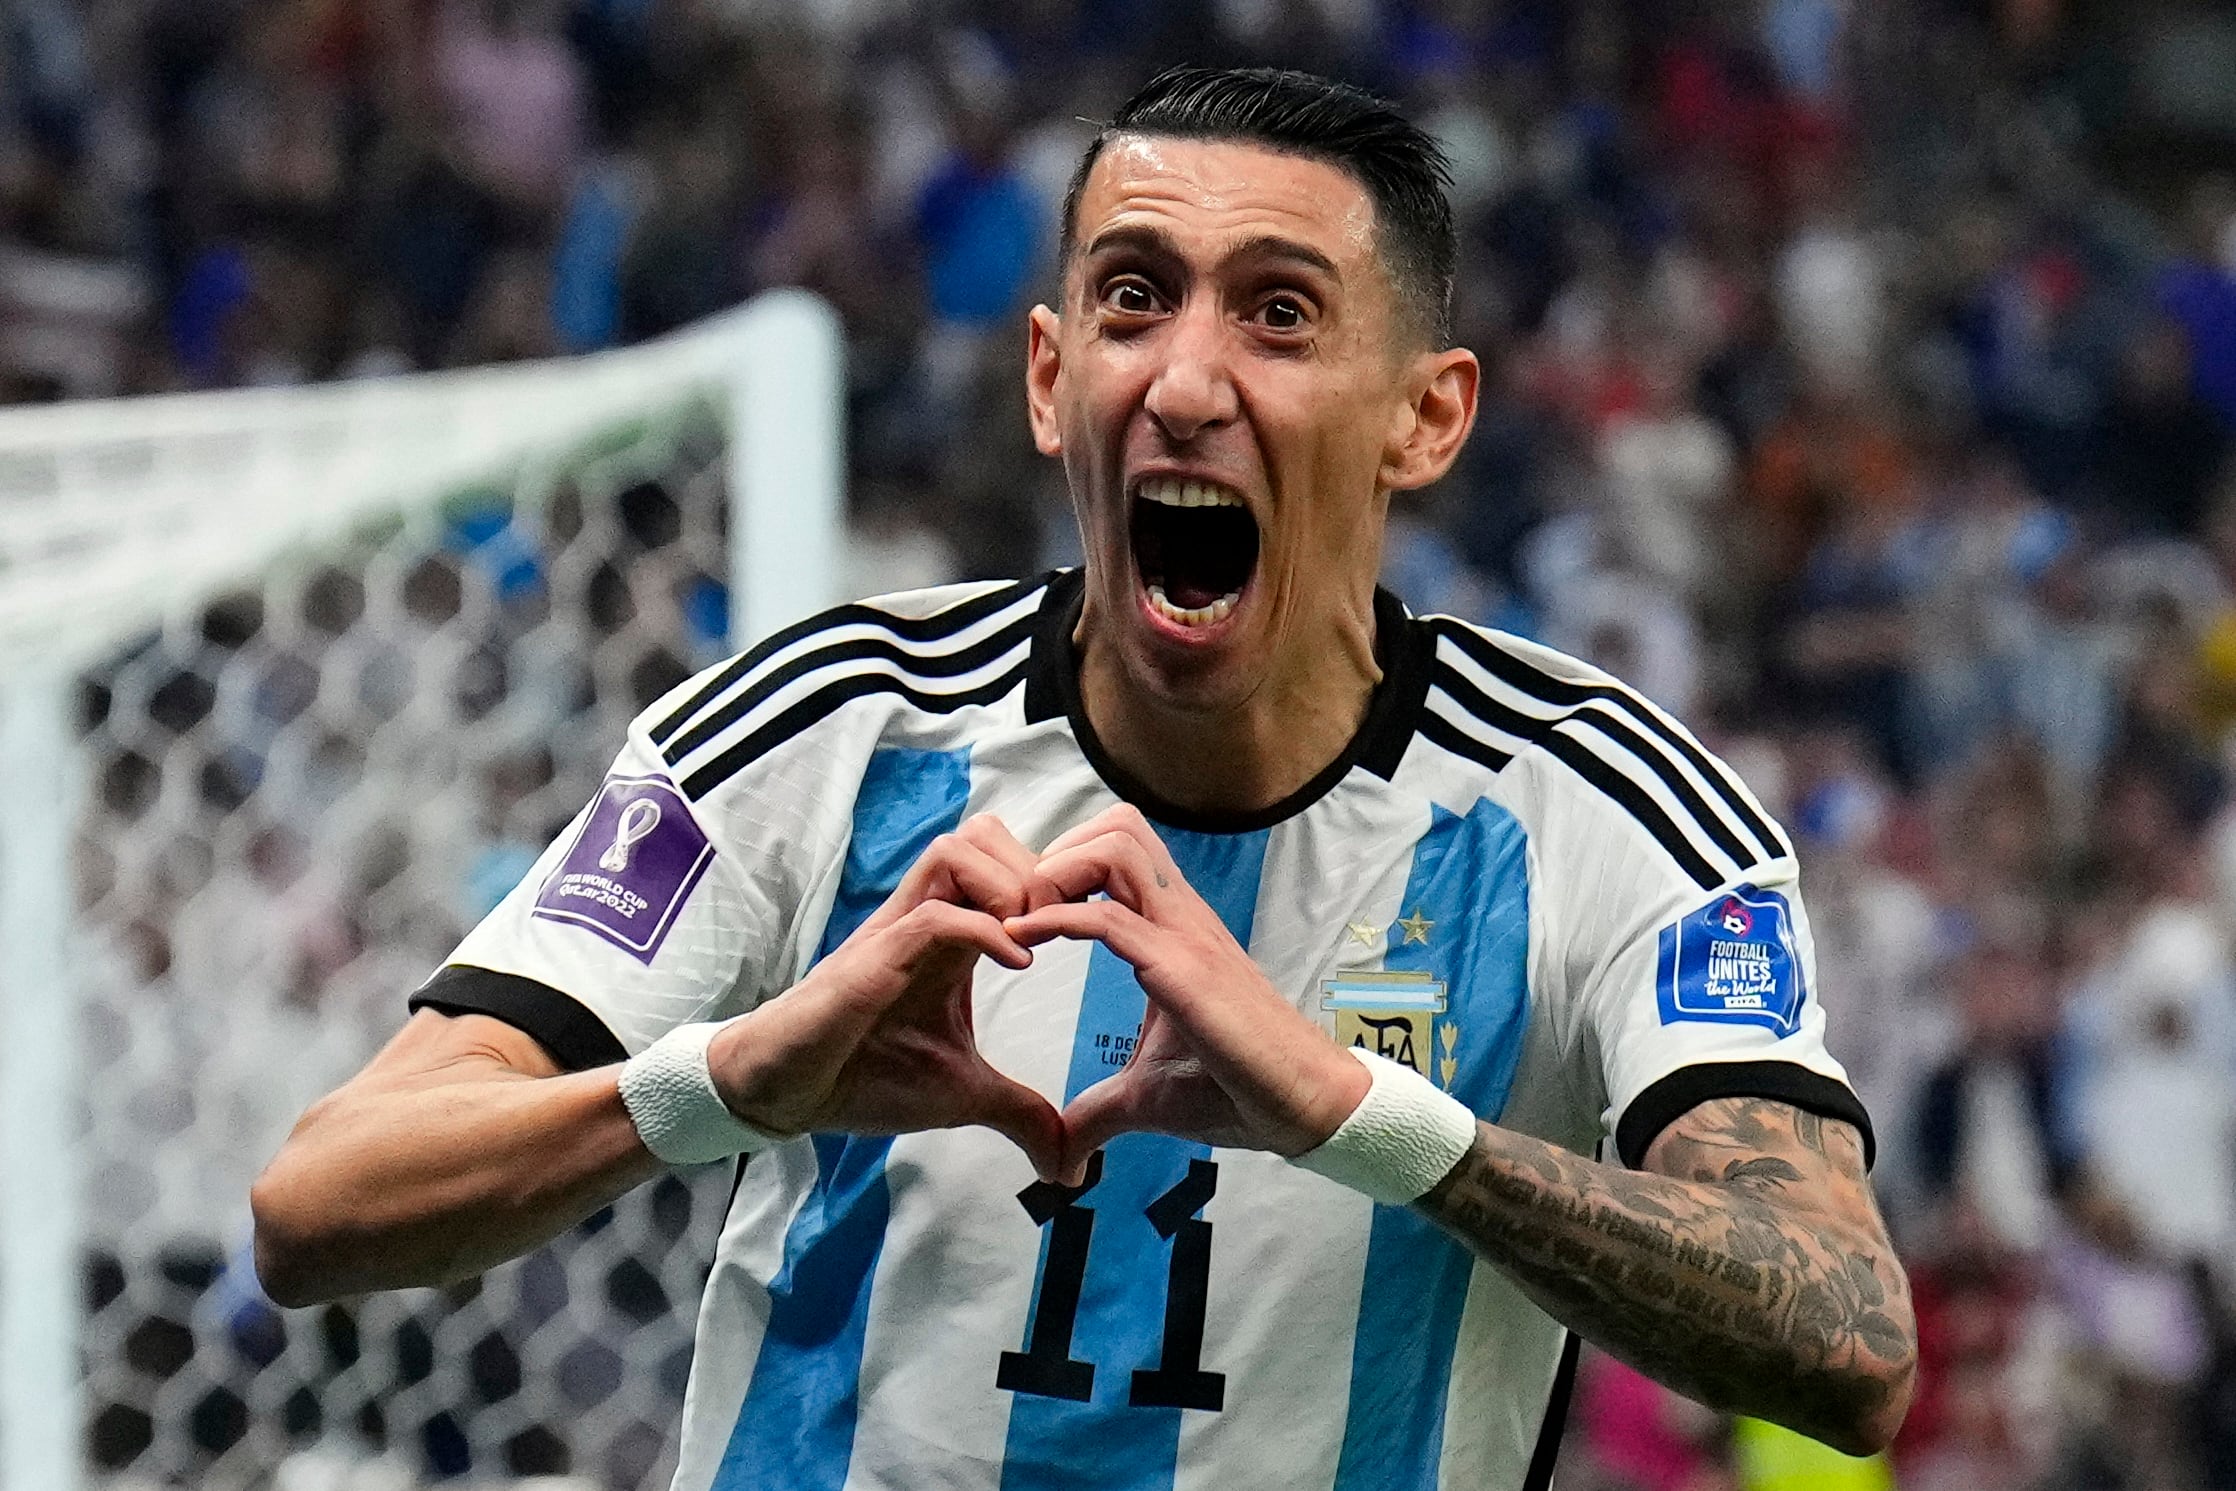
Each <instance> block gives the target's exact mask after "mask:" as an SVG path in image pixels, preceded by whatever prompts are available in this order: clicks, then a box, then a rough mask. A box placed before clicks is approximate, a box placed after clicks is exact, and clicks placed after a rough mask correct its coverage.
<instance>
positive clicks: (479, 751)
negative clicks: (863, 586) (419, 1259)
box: [0, 292, 843, 1491]
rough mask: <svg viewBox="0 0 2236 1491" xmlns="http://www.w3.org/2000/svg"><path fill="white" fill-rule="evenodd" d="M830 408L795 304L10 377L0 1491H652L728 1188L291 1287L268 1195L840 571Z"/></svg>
mask: <svg viewBox="0 0 2236 1491" xmlns="http://www.w3.org/2000/svg"><path fill="white" fill-rule="evenodd" d="M841 408H842V390H841V370H840V345H839V334H838V328H837V324H836V319H835V317H834V316H833V315H832V314H831V312H830V311H829V309H828V308H827V307H826V306H824V305H823V304H822V303H821V302H819V301H817V300H815V299H814V298H813V297H810V296H807V295H805V294H801V293H798V292H779V293H776V294H772V295H769V296H765V297H763V298H762V299H760V300H758V301H755V302H754V303H752V304H751V305H748V306H746V307H744V308H742V309H740V310H738V311H736V312H733V313H731V314H729V315H727V316H725V317H722V318H718V319H717V320H715V321H712V322H709V323H707V324H705V325H702V326H700V327H697V328H694V329H692V330H689V331H687V332H684V333H680V334H678V335H676V336H673V337H669V338H666V339H663V340H661V341H659V342H655V343H650V344H647V345H644V346H641V347H635V348H629V349H625V350H620V351H614V352H608V353H601V354H597V355H594V356H590V357H584V358H578V359H571V360H564V361H558V362H550V363H539V364H529V365H522V366H517V367H507V368H496V369H488V370H479V371H472V372H461V373H448V374H436V375H425V376H420V377H412V378H399V379H388V380H379V381H374V382H367V383H360V384H339V385H326V386H320V387H314V388H305V389H290V390H281V391H261V390H259V391H240V392H225V393H213V394H198V395H183V396H171V397H163V398H155V399H144V400H118V401H103V402H97V403H88V404H82V405H69V406H60V407H51V408H36V409H21V410H4V411H0V773H4V775H0V784H4V786H5V790H6V792H7V794H8V798H9V808H8V811H7V812H6V814H5V815H4V816H0V1491H81V1488H89V1487H93V1486H119V1487H122V1486H131V1487H135V1488H137V1487H140V1486H163V1485H194V1486H210V1487H225V1486H236V1485H237V1486H243V1487H246V1486H250V1485H272V1484H276V1483H281V1482H285V1481H287V1479H288V1477H290V1476H293V1477H294V1479H295V1482H296V1483H300V1484H304V1485H309V1484H313V1483H317V1484H328V1485H342V1484H347V1483H348V1482H347V1475H346V1472H349V1471H350V1468H351V1467H355V1466H363V1465H378V1466H382V1467H385V1468H386V1470H387V1471H389V1472H393V1476H392V1479H391V1481H390V1482H386V1483H384V1484H398V1485H406V1484H417V1483H418V1482H419V1481H420V1480H421V1479H432V1478H434V1477H436V1476H440V1475H455V1474H460V1473H470V1474H471V1475H473V1476H474V1477H476V1478H477V1479H483V1480H497V1479H501V1478H503V1477H506V1476H516V1475H517V1476H527V1475H532V1474H574V1475H580V1476H582V1477H584V1478H585V1481H586V1483H587V1484H597V1485H616V1486H639V1485H642V1486H650V1485H652V1484H654V1483H655V1482H656V1480H657V1479H658V1477H659V1476H660V1475H661V1473H662V1459H663V1456H664V1454H665V1453H666V1441H665V1434H666V1432H667V1431H666V1429H665V1428H664V1427H663V1426H662V1423H661V1420H662V1419H663V1417H665V1418H667V1419H669V1420H671V1421H672V1416H673V1410H674V1399H675V1398H676V1396H677V1395H678V1394H679V1392H680V1370H681V1362H682V1361H686V1360H687V1357H688V1347H689V1339H690V1337H689V1315H690V1311H691V1308H692V1306H693V1304H694V1303H695V1301H696V1297H697V1282H698V1280H699V1279H701V1278H703V1270H704V1268H705V1265H706V1259H707V1257H708V1256H710V1255H711V1250H712V1243H713V1230H712V1229H713V1227H714V1225H715V1220H714V1213H715V1212H716V1211H718V1209H719V1206H718V1203H719V1202H720V1201H721V1199H722V1178H721V1177H718V1176H712V1175H708V1176H701V1177H697V1178H688V1177H687V1178H683V1179H679V1180H671V1181H666V1182H661V1183H659V1184H657V1185H655V1186H654V1187H651V1188H648V1189H647V1190H646V1191H644V1192H640V1193H639V1194H638V1195H637V1196H635V1197H632V1198H630V1199H629V1200H628V1201H626V1202H625V1203H623V1204H622V1205H621V1206H617V1207H616V1208H613V1209H612V1210H611V1211H610V1212H609V1213H606V1214H602V1215H601V1216H600V1217H599V1218H594V1219H593V1220H592V1222H591V1223H589V1224H586V1225H585V1226H584V1227H583V1228H581V1229H578V1230H577V1232H576V1233H575V1234H571V1235H570V1236H569V1237H567V1238H563V1239H561V1240H560V1242H559V1243H556V1244H554V1246H553V1248H552V1249H550V1250H547V1252H546V1253H545V1254H542V1255H538V1256H537V1257H536V1258H533V1259H530V1260H524V1261H523V1262H522V1263H520V1264H516V1265H509V1266H508V1267H507V1268H506V1269H505V1270H499V1271H494V1272H493V1273H492V1274H491V1275H489V1276H487V1277H486V1278H485V1279H484V1280H482V1281H479V1282H478V1283H476V1284H475V1285H472V1286H469V1287H464V1288H459V1289H453V1290H447V1291H415V1292H411V1293H407V1294H403V1295H396V1296H379V1297H374V1298H371V1299H368V1300H365V1301H359V1302H352V1303H348V1304H344V1305H340V1306H336V1307H331V1308H328V1309H326V1310H322V1311H306V1312H291V1313H286V1314H282V1313H280V1312H276V1311H274V1310H272V1309H271V1308H270V1306H269V1304H268V1302H265V1301H263V1300H262V1299H261V1297H260V1295H259V1294H258V1293H257V1292H256V1291H255V1290H254V1288H253V1281H252V1279H251V1278H250V1277H249V1276H248V1274H247V1272H246V1255H245V1251H244V1245H245V1238H246V1185H247V1180H248V1179H249V1178H250V1177H252V1176H253V1174H254V1172H255V1169H256V1168H257V1166H258V1165H259V1164H260V1163H261V1161H262V1159H263V1158H265V1157H267V1156H268V1154H269V1153H270V1151H271V1149H272V1148H273V1147H275V1146H276V1145H277V1143H278V1141H279V1139H280V1138H281V1137H282V1136H283V1135H284V1133H285V1128H286V1124H287V1123H288V1122H290V1121H291V1119H292V1117H293V1114H294V1113H295V1112H297V1111H299V1110H300V1108H301V1107H302V1106H303V1104H304V1103H305V1102H307V1101H308V1100H309V1099H310V1098H311V1097H314V1096H316V1094H317V1092H318V1091H320V1090H322V1089H323V1088H324V1087H326V1086H330V1085H331V1083H332V1082H333V1081H334V1080H338V1078H339V1077H340V1076H343V1075H346V1074H347V1072H348V1071H349V1070H351V1069H354V1067H355V1065H356V1064H358V1063H359V1062H361V1061H362V1060H363V1058H364V1057H365V1056H366V1055H369V1054H370V1052H371V1050H372V1049H373V1047H374V1046H376V1045H377V1043H378V1042H379V1040H380V1039H382V1038H384V1037H385V1035H386V1034H387V1033H389V1032H391V1031H393V1029H394V1028H395V1026H396V1025H397V1024H399V1023H400V1022H401V1019H402V1016H403V1004H402V1001H403V997H404V995H405V994H406V993H408V992H409V989H410V988H411V987H412V985H413V984H414V983H416V982H417V979H418V978H419V977H420V976H422V975H423V974H424V973H425V972H427V971H429V970H431V968H432V967H433V966H434V961H438V960H439V959H440V958H441V956H442V954H443V953H444V952H445V951H447V947H446V946H445V945H444V944H445V939H446V938H449V937H452V936H454V935H455V934H456V933H458V932H459V931H462V930H463V928H464V927H465V926H466V925H470V923H471V921H472V920H473V919H474V918H475V917H476V916H478V914H479V911H480V909H482V908H484V907H486V905H487V904H490V903H492V902H493V900H494V898H495V896H496V895H498V894H501V893H502V890H503V888H504V886H505V885H506V884H509V880H508V879H507V876H511V877H514V878H517V875H518V873H519V871H520V870H521V869H522V868H524V866H525V860H526V857H527V856H528V855H529V854H531V853H532V848H533V846H535V845H536V844H538V843H540V841H541V840H540V836H541V835H543V834H546V833H547V832H548V831H549V830H550V828H552V827H554V826H556V824H557V823H559V822H563V821H564V819H565V816H566V815H567V814H568V813H571V812H572V810H573V807H574V806H576V805H579V802H580V801H581V800H582V798H584V797H585V796H587V794H588V792H589V791H590V790H591V789H592V787H593V786H594V785H595V782H596V780H597V776H598V774H599V773H600V772H602V770H603V766H604V762H605V760H606V759H607V758H609V757H610V756H611V754H612V752H613V751H614V750H615V749H616V748H617V747H618V745H619V743H620V739H621V729H622V727H623V725H625V723H626V721H627V720H628V719H629V717H630V716H631V715H633V714H634V713H635V712H636V711H637V710H638V709H639V708H641V707H642V706H643V705H644V704H646V703H648V702H650V698H651V697H656V696H657V695H658V693H660V692H662V691H664V689H665V688H666V687H668V686H669V685H671V684H673V683H674V682H676V681H678V680H679V679H680V677H682V676H684V675H685V674H686V673H688V672H689V671H690V670H692V669H694V668H696V667H699V666H703V665H704V664H706V663H708V662H711V661H713V660H714V658H715V657H717V656H719V655H720V654H721V652H722V651H724V650H727V649H728V648H729V647H730V646H732V645H733V638H735V639H747V638H750V637H753V636H757V635H761V634H764V633H766V632H767V631H770V630H773V629H775V628H776V627H778V626H780V625H783V624H784V623H787V622H789V621H792V620H795V619H797V618H798V617H800V616H803V615H806V614H808V613H809V612H811V611H813V610H815V609H818V608H820V607H822V606H824V605H827V604H829V603H831V602H832V601H833V600H835V599H837V598H838V597H837V596H836V595H835V594H834V591H835V586H836V583H837V579H836V577H837V573H838V568H839V559H840V553H839V545H840V542H841V495H842V493H841V489H842V484H843V446H842V439H843V432H842V429H841ZM679 1353H680V1357H679ZM320 1466H323V1467H326V1468H325V1469H324V1470H319V1471H317V1474H324V1475H326V1476H327V1479H326V1480H324V1481H318V1480H317V1478H316V1475H314V1474H313V1470H315V1469H316V1468H317V1467H320ZM305 1467H312V1469H305ZM337 1467H338V1468H337ZM337 1476H339V1477H341V1478H340V1479H336V1478H335V1477H337ZM306 1477H307V1478H306ZM406 1477H408V1479H406Z"/></svg>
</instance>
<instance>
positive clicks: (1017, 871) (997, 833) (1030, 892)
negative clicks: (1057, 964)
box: [955, 813, 1063, 915]
mask: <svg viewBox="0 0 2236 1491" xmlns="http://www.w3.org/2000/svg"><path fill="white" fill-rule="evenodd" d="M955 832H956V834H957V835H958V836H959V837H961V838H962V839H963V840H964V841H965V842H967V843H970V844H972V845H974V846H976V847H977V848H979V849H982V850H984V851H985V852H986V853H987V854H989V855H991V856H993V858H994V859H995V860H997V861H998V862H999V863H1000V864H1002V865H1003V866H1004V867H1005V868H1007V869H1008V870H1009V871H1010V872H1011V873H1013V874H1014V875H1016V877H1017V880H1018V884H1019V885H1020V887H1021V888H1022V890H1023V893H1024V904H1023V905H1022V906H1020V907H1019V908H1018V910H1020V911H1030V910H1032V909H1033V908H1034V907H1036V906H1045V905H1047V904H1048V903H1049V902H1050V901H1060V900H1062V899H1063V895H1062V894H1061V893H1060V892H1059V891H1058V890H1057V889H1056V887H1055V886H1054V885H1052V884H1050V883H1049V881H1048V880H1047V879H1046V877H1044V876H1043V875H1042V874H1041V873H1040V856H1039V855H1037V854H1035V853H1033V852H1032V850H1030V849H1027V848H1026V847H1025V846H1024V845H1023V844H1022V843H1020V842H1019V841H1018V838H1017V836H1016V835H1015V834H1013V833H1011V832H1010V831H1009V825H1008V824H1006V823H1004V822H1002V821H1001V819H999V818H997V817H995V816H994V815H993V814H992V813H975V814H973V815H972V816H970V817H968V818H966V819H964V820H963V824H962V826H961V827H960V828H958V829H956V830H955ZM986 909H987V910H989V911H992V910H993V909H994V908H992V907H991V906H989V907H987V908H986ZM996 914H997V915H1001V914H1006V913H998V912H997V913H996Z"/></svg>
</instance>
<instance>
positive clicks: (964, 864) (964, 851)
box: [867, 833, 1028, 929]
mask: <svg viewBox="0 0 2236 1491" xmlns="http://www.w3.org/2000/svg"><path fill="white" fill-rule="evenodd" d="M926 901H956V902H960V903H962V904H964V905H970V906H977V907H979V908H981V909H982V910H986V911H990V912H992V913H993V914H994V915H996V916H1015V915H1016V914H1017V913H1018V912H1021V911H1024V910H1026V909H1028V907H1027V902H1026V897H1025V890H1024V881H1023V879H1022V877H1021V876H1020V875H1019V874H1018V873H1017V872H1016V871H1015V870H1012V869H1010V868H1009V867H1008V866H1006V865H1004V864H1003V863H1002V862H1001V861H1000V860H999V859H997V858H995V857H994V856H993V855H992V854H989V853H988V852H987V851H986V850H984V849H982V848H980V847H979V846H978V845H976V844H973V843H971V842H969V841H968V840H966V839H964V838H963V837H962V836H961V834H959V833H950V834H941V835H940V836H939V837H938V838H936V839H934V840H932V842H931V844H930V846H929V847H928V848H926V849H925V851H924V852H923V854H921V855H919V856H918V857H917V860H916V863H915V864H913V865H911V866H909V869H908V873H907V874H906V875H904V876H902V877H901V883H900V885H899V886H898V887H896V888H895V890H894V891H893V894H892V895H890V896H888V897H887V898H886V901H885V904H884V905H883V906H880V907H879V908H878V909H877V911H876V912H875V913H874V914H873V915H872V916H871V917H870V920H869V922H868V923H867V925H868V926H870V927H871V928H873V929H882V928H883V927H886V926H890V925H891V924H892V923H894V922H896V921H898V920H900V918H902V917H903V916H906V915H907V914H908V913H909V912H911V911H914V910H915V909H916V908H917V907H918V906H921V905H922V904H924V903H925V902H926Z"/></svg>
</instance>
